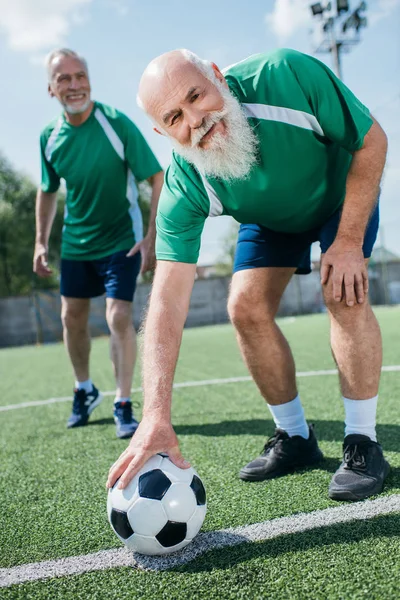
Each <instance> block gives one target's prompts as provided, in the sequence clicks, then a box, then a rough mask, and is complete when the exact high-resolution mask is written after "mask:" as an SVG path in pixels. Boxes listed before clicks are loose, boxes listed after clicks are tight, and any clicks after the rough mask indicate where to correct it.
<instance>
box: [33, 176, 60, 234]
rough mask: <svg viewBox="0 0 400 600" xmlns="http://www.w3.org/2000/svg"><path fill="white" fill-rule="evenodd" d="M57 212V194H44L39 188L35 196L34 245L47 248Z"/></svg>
mask: <svg viewBox="0 0 400 600" xmlns="http://www.w3.org/2000/svg"><path fill="white" fill-rule="evenodd" d="M56 210H57V193H56V192H55V193H51V194H49V193H46V192H43V191H42V190H41V189H40V188H39V190H38V192H37V195H36V243H37V244H42V245H43V246H47V245H48V243H49V237H50V232H51V228H52V225H53V222H54V217H55V215H56Z"/></svg>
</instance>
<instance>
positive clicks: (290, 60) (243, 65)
mask: <svg viewBox="0 0 400 600" xmlns="http://www.w3.org/2000/svg"><path fill="white" fill-rule="evenodd" d="M305 59H306V55H305V54H302V53H301V52H297V51H296V50H292V49H290V48H279V49H278V50H274V51H272V52H264V53H261V54H253V55H252V56H249V57H248V58H245V59H244V60H242V61H240V62H238V63H235V64H233V65H230V66H229V67H226V68H225V69H223V74H224V76H225V78H226V80H227V82H228V85H229V88H230V89H231V91H232V92H234V93H235V94H236V95H237V96H238V99H239V100H240V101H242V102H243V101H246V100H247V101H248V100H249V99H251V97H252V96H253V95H254V92H255V91H256V90H257V88H258V86H259V85H260V84H264V82H267V81H269V80H271V81H272V80H273V81H274V82H276V80H277V79H279V80H280V81H281V82H282V81H283V80H284V79H287V78H291V77H293V70H292V65H293V64H297V63H299V62H300V63H301V62H303V61H304V60H305Z"/></svg>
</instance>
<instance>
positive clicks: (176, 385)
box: [0, 365, 400, 412]
mask: <svg viewBox="0 0 400 600" xmlns="http://www.w3.org/2000/svg"><path fill="white" fill-rule="evenodd" d="M382 371H383V372H391V371H400V365H389V366H386V367H382ZM322 375H337V369H326V370H322V371H298V372H297V373H296V377H320V376H322ZM244 381H252V377H250V376H249V375H245V376H242V377H227V378H225V379H200V380H199V381H182V382H180V383H174V389H179V388H188V387H202V386H205V385H221V384H225V383H240V382H244ZM131 391H132V393H133V394H135V393H138V392H142V391H143V388H141V387H138V388H132V390H131ZM101 393H102V395H103V396H114V394H115V391H114V390H112V391H106V392H101ZM71 400H72V396H61V397H60V398H48V399H47V400H34V401H33V402H21V403H20V404H8V405H6V406H0V412H5V411H8V410H18V409H19V408H30V407H32V406H46V405H47V404H58V403H59V402H68V401H71Z"/></svg>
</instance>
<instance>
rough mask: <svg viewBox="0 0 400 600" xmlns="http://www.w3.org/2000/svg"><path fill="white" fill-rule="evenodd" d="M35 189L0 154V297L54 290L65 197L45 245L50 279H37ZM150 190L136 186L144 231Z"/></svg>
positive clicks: (58, 207) (146, 225)
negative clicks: (33, 264) (35, 261)
mask: <svg viewBox="0 0 400 600" xmlns="http://www.w3.org/2000/svg"><path fill="white" fill-rule="evenodd" d="M35 199H36V186H35V185H34V183H33V182H32V181H31V180H30V179H29V178H28V177H27V176H26V175H23V174H21V173H19V172H18V171H16V170H15V169H13V167H12V166H11V165H10V163H9V162H8V161H7V159H6V158H5V157H4V156H2V155H1V154H0V297H4V296H17V295H24V294H29V293H31V291H32V289H39V290H41V289H49V288H56V287H58V279H59V262H60V252H61V235H62V226H63V218H64V217H63V215H64V202H65V194H64V192H63V191H60V193H59V195H58V203H57V213H56V217H55V220H54V224H53V228H52V232H51V236H50V242H49V264H50V266H51V268H52V269H53V276H52V277H50V278H49V279H42V278H40V277H37V276H36V275H35V274H34V273H33V271H32V260H33V251H34V244H35ZM150 200H151V187H150V185H149V184H148V183H147V182H145V183H143V184H141V185H140V190H139V205H140V208H141V211H142V215H143V223H144V230H145V231H147V227H148V223H149V218H150Z"/></svg>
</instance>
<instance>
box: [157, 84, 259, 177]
mask: <svg viewBox="0 0 400 600" xmlns="http://www.w3.org/2000/svg"><path fill="white" fill-rule="evenodd" d="M214 85H217V87H218V89H219V91H220V93H221V95H222V97H223V99H224V108H223V109H222V110H220V111H216V112H213V113H211V114H210V115H209V116H208V117H207V118H206V119H205V121H204V124H203V125H202V126H201V127H200V128H199V129H196V130H194V131H193V132H192V139H191V143H192V145H191V147H189V146H183V145H182V144H180V143H179V142H177V141H176V140H175V139H174V138H172V137H171V136H168V137H169V138H170V140H171V142H172V145H173V147H174V149H175V150H176V152H177V153H178V154H180V155H181V156H182V157H183V158H184V159H185V160H187V161H188V162H189V163H190V164H192V165H193V166H194V167H196V169H198V171H199V172H200V173H202V174H203V175H205V176H209V177H218V178H220V179H225V180H227V181H231V180H235V179H247V177H248V176H249V174H250V171H251V169H252V167H253V165H254V164H256V163H257V147H258V138H257V136H256V135H255V134H254V132H253V130H252V128H251V126H250V125H249V123H248V121H247V118H246V115H245V114H244V112H243V109H242V107H241V105H240V103H239V102H238V101H237V100H236V98H235V97H234V96H233V95H232V94H231V92H230V91H229V90H228V89H227V88H226V87H225V86H223V85H222V84H220V83H219V82H218V81H216V82H214ZM221 119H224V123H225V126H226V130H225V134H221V133H215V134H214V136H213V137H212V138H211V140H210V142H209V146H208V148H200V147H199V146H198V143H199V142H200V141H201V139H202V137H203V136H204V135H205V134H206V133H207V132H208V131H209V130H210V128H211V127H212V125H214V123H218V122H219V121H220V120H221Z"/></svg>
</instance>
